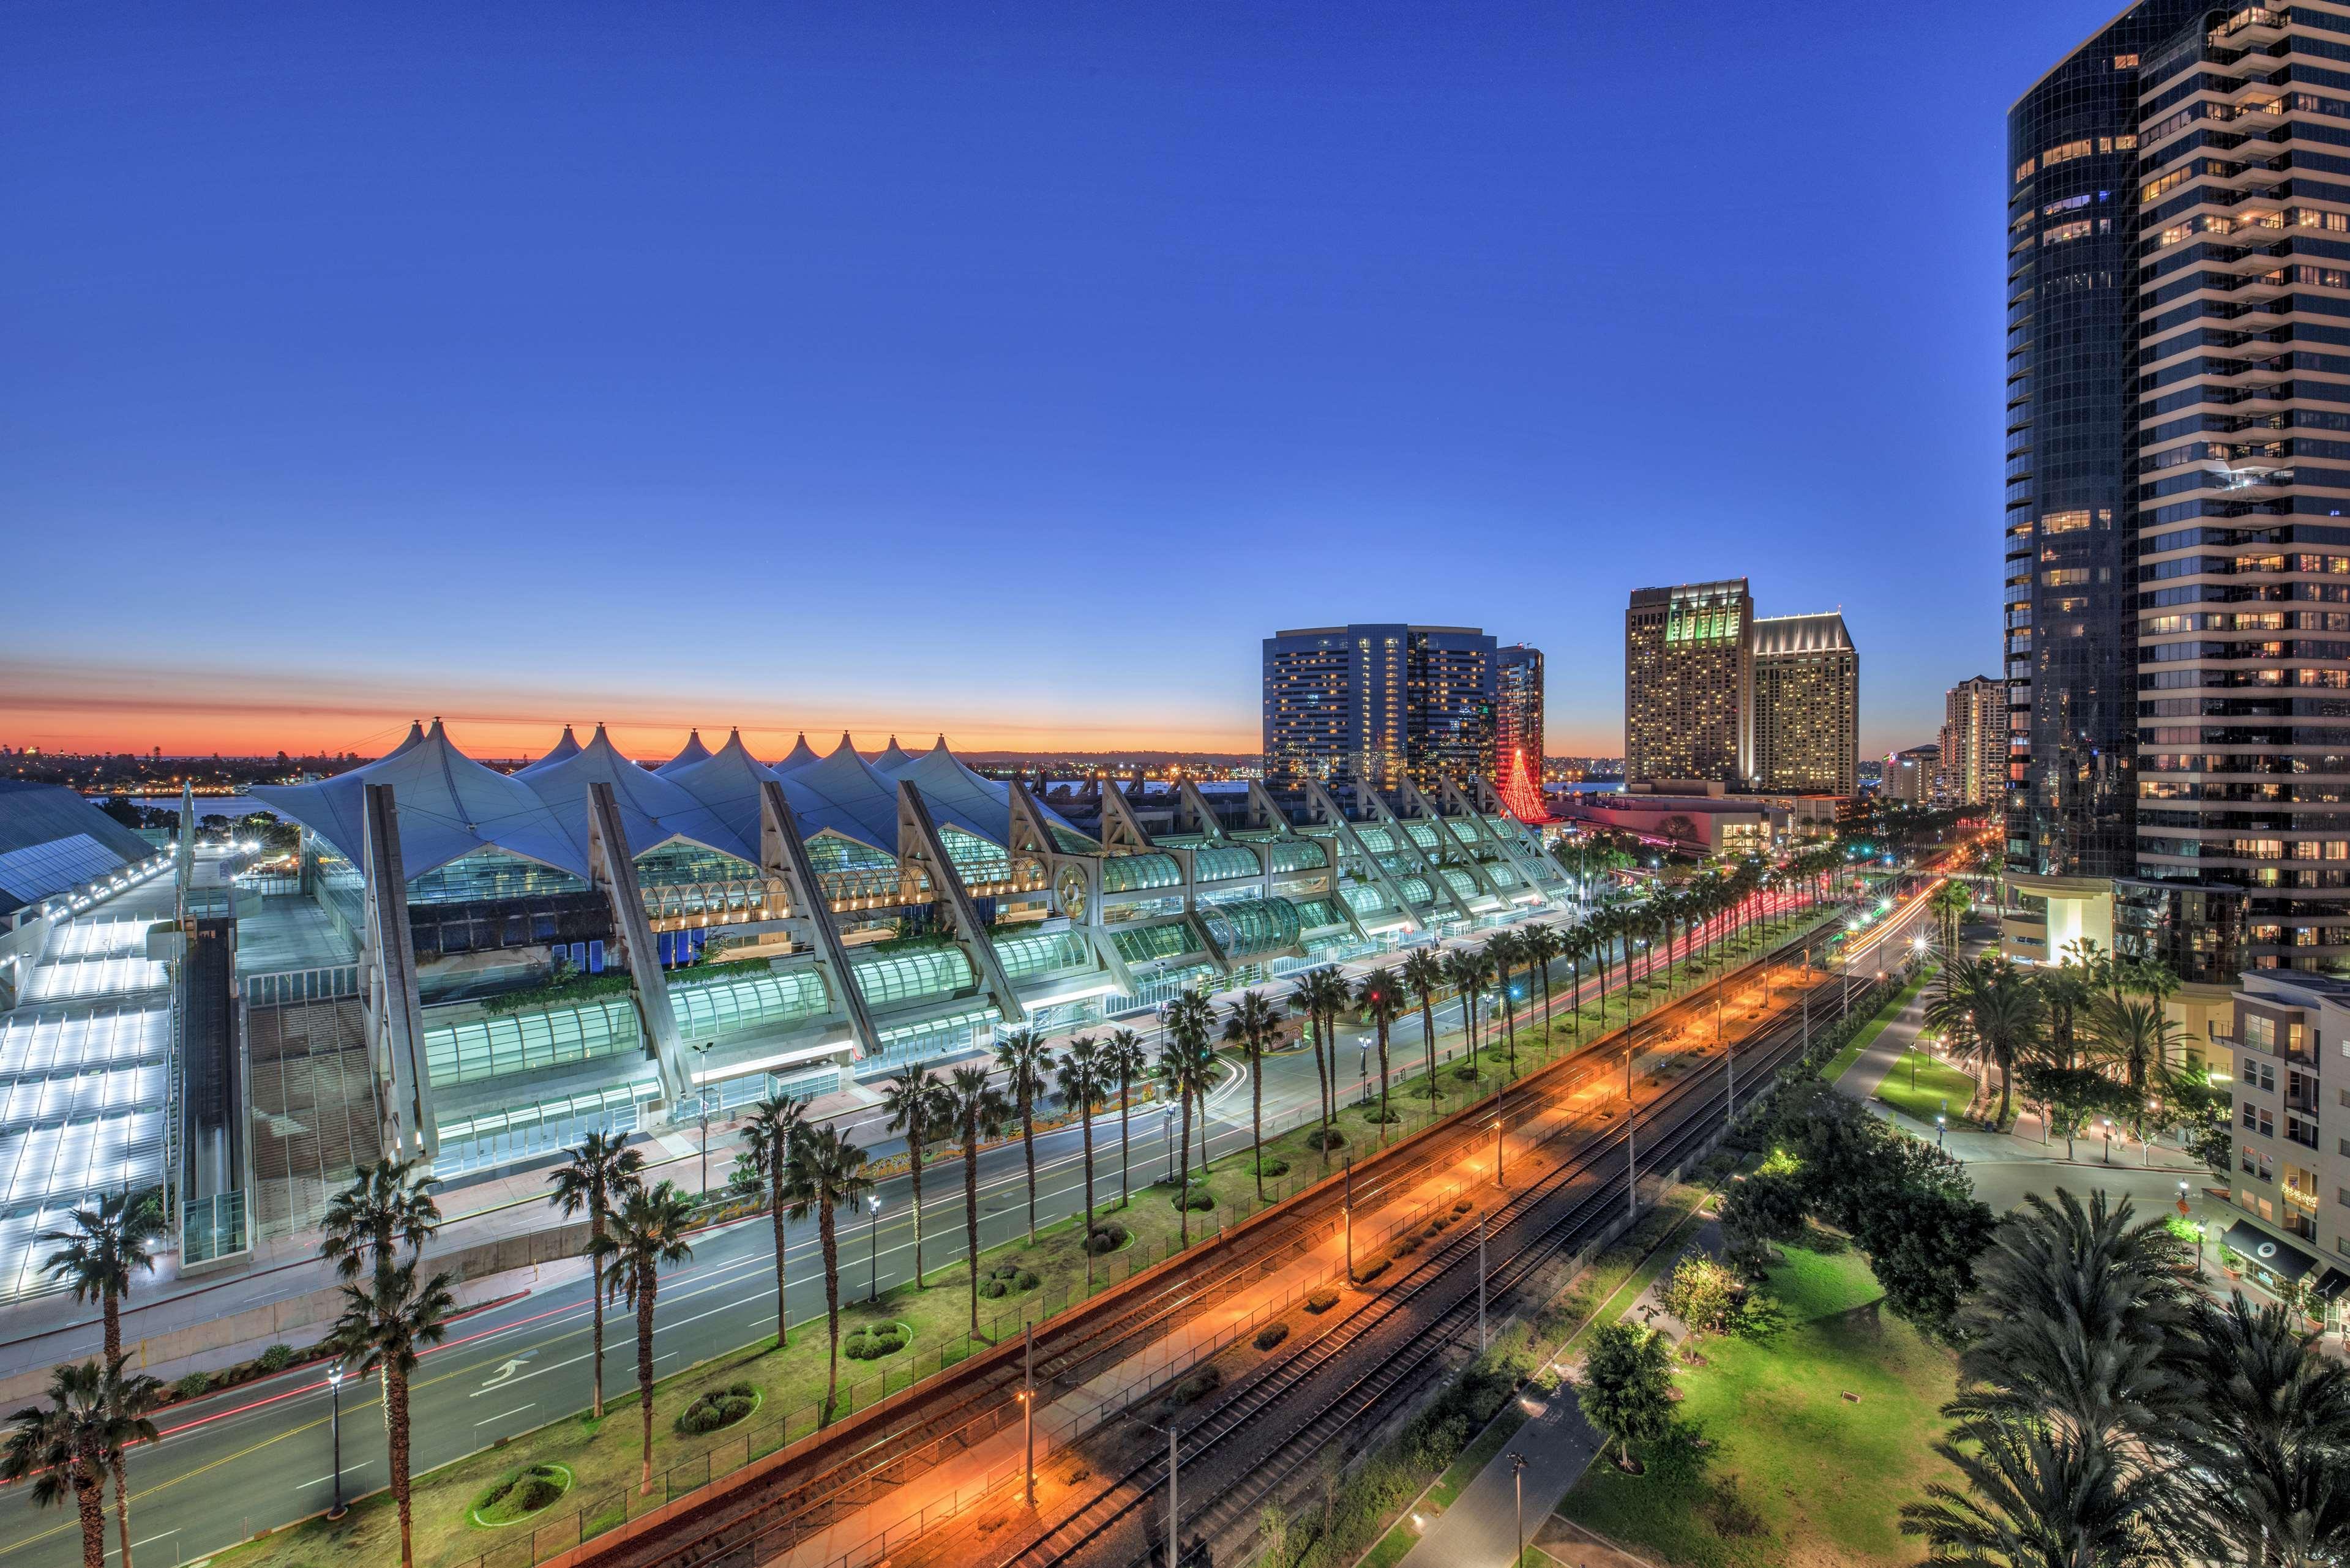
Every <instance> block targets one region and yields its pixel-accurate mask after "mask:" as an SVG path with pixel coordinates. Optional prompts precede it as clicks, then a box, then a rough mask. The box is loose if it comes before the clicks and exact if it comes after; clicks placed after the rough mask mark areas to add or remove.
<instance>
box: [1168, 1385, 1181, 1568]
mask: <svg viewBox="0 0 2350 1568" xmlns="http://www.w3.org/2000/svg"><path fill="white" fill-rule="evenodd" d="M1166 1432H1167V1568H1180V1564H1181V1563H1182V1561H1183V1508H1182V1498H1181V1494H1180V1492H1178V1491H1177V1490H1176V1476H1175V1472H1176V1468H1177V1465H1178V1462H1179V1461H1180V1459H1181V1457H1182V1456H1181V1454H1180V1451H1179V1450H1178V1449H1177V1447H1176V1439H1177V1438H1178V1436H1179V1435H1180V1432H1181V1428H1179V1427H1178V1426H1176V1424H1175V1423H1174V1422H1172V1421H1170V1422H1168V1423H1167V1427H1166Z"/></svg>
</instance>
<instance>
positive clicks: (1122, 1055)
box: [1102, 1029, 1150, 1209]
mask: <svg viewBox="0 0 2350 1568" xmlns="http://www.w3.org/2000/svg"><path fill="white" fill-rule="evenodd" d="M1102 1067H1103V1070H1104V1071H1105V1072H1107V1073H1108V1074H1109V1075H1110V1076H1111V1077H1114V1078H1116V1079H1117V1080H1118V1207H1120V1208H1121V1209H1122V1208H1124V1207H1125V1206H1126V1204H1127V1201H1128V1199H1127V1185H1126V1154H1127V1116H1128V1112H1130V1111H1131V1110H1132V1109H1133V1108H1134V1106H1133V1100H1134V1081H1135V1080H1136V1079H1137V1078H1139V1077H1141V1076H1142V1075H1144V1074H1145V1073H1148V1072H1149V1071H1150V1057H1149V1054H1147V1053H1146V1051H1145V1049H1144V1047H1143V1044H1142V1036H1141V1035H1139V1034H1137V1033H1135V1032H1134V1031H1133V1030H1131V1029H1118V1030H1113V1031H1111V1033H1110V1037H1109V1039H1108V1041H1107V1043H1106V1044H1104V1045H1103V1046H1102Z"/></svg>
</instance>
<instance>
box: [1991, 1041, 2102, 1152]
mask: <svg viewBox="0 0 2350 1568" xmlns="http://www.w3.org/2000/svg"><path fill="white" fill-rule="evenodd" d="M2015 1085H2016V1087H2017V1088H2018V1089H2020V1090H2022V1093H2023V1097H2024V1099H2025V1100H2026V1101H2027V1102H2030V1103H2033V1104H2036V1105H2038V1106H2040V1110H2041V1115H2042V1116H2043V1120H2044V1122H2045V1125H2046V1126H2047V1127H2048V1128H2049V1130H2051V1131H2053V1132H2060V1133H2063V1134H2064V1158H2066V1159H2070V1158H2073V1139H2074V1135H2076V1134H2077V1133H2079V1131H2080V1130H2081V1126H2082V1124H2083V1123H2084V1122H2085V1121H2087V1120H2088V1119H2089V1117H2091V1116H2094V1115H2095V1114H2096V1113H2097V1112H2099V1111H2116V1110H2121V1111H2126V1110H2127V1108H2128V1107H2127V1106H2126V1105H2124V1104H2123V1103H2122V1102H2123V1101H2124V1099H2125V1098H2126V1095H2127V1091H2126V1090H2125V1089H2124V1088H2123V1087H2122V1086H2121V1085H2119V1084H2116V1083H2115V1082H2114V1081H2113V1080H2112V1079H2111V1078H2108V1077H2106V1075H2104V1074H2103V1073H2100V1072H2098V1071H2097V1070H2096V1069H2095V1067H2084V1066H2071V1067H2064V1066H2058V1065H2057V1064H2055V1063H2054V1062H2046V1061H2041V1062H2027V1063H2025V1064H2023V1065H2022V1067H2019V1068H2018V1069H2016V1075H2015Z"/></svg>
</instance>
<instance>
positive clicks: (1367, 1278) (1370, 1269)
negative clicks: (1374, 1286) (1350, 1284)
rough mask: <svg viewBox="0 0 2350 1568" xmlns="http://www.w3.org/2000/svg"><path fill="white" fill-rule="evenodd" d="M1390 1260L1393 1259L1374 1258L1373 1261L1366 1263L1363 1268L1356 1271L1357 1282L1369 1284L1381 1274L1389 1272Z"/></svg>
mask: <svg viewBox="0 0 2350 1568" xmlns="http://www.w3.org/2000/svg"><path fill="white" fill-rule="evenodd" d="M1390 1261H1391V1260H1389V1259H1387V1258H1374V1259H1373V1260H1372V1261H1371V1262H1367V1263H1365V1264H1364V1265H1363V1266H1362V1267H1361V1268H1359V1269H1357V1270H1356V1271H1355V1282H1356V1283H1357V1284H1359V1285H1367V1284H1369V1283H1370V1282H1372V1281H1373V1280H1376V1279H1378V1277H1379V1276H1380V1275H1381V1274H1384V1273H1386V1272H1388V1262H1390Z"/></svg>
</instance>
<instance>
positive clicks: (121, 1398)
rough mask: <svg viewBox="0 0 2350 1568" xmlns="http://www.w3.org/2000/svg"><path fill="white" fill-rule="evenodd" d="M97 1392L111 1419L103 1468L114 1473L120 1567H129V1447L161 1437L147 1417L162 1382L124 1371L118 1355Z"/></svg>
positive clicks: (160, 1392) (159, 1397)
mask: <svg viewBox="0 0 2350 1568" xmlns="http://www.w3.org/2000/svg"><path fill="white" fill-rule="evenodd" d="M100 1391H101V1392H102V1393H103V1395H104V1396H105V1398H106V1407H107V1410H108V1412H109V1415H110V1416H111V1417H112V1430H113V1434H114V1438H115V1440H114V1442H113V1443H112V1444H110V1445H109V1448H108V1449H107V1453H106V1468H107V1469H109V1470H110V1471H112V1472H113V1474H114V1526H115V1532H116V1535H117V1538H118V1539H119V1540H120V1542H121V1543H122V1564H123V1568H130V1445H131V1444H133V1443H151V1442H155V1441H157V1440H158V1439H159V1438H161V1436H162V1434H161V1432H158V1431H157V1430H156V1429H155V1423H154V1422H153V1421H151V1420H150V1419H148V1417H150V1416H151V1415H152V1414H153V1413H154V1410H155V1407H157V1406H158V1405H161V1403H162V1402H163V1381H162V1379H161V1378H160V1377H150V1376H147V1375H146V1374H145V1373H142V1372H130V1371H127V1370H125V1369H124V1366H123V1362H122V1359H121V1358H120V1357H119V1356H118V1357H117V1358H115V1359H114V1360H113V1361H112V1362H109V1364H108V1366H107V1372H106V1376H105V1379H104V1382H103V1384H102V1385H101V1389H100Z"/></svg>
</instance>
